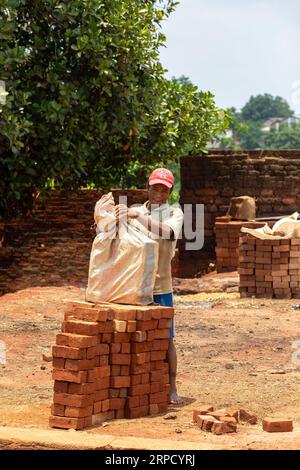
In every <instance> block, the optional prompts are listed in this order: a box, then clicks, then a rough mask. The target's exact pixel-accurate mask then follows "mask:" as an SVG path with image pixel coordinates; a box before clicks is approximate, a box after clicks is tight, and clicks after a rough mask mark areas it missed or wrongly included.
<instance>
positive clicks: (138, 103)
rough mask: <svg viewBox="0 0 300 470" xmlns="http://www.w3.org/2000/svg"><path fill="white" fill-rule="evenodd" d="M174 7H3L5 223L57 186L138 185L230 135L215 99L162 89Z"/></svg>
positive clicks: (146, 3) (1, 184) (138, 3)
mask: <svg viewBox="0 0 300 470" xmlns="http://www.w3.org/2000/svg"><path fill="white" fill-rule="evenodd" d="M176 3H177V2H175V1H174V0H165V1H159V2H157V1H156V2H155V1H151V0H135V1H134V2H132V1H131V0H122V1H120V0H69V1H61V0H1V10H0V79H1V80H3V81H5V83H6V89H7V92H8V96H7V97H6V103H5V104H4V105H3V104H2V105H1V104H0V147H1V149H2V152H3V150H4V152H3V153H2V155H1V160H0V172H1V178H0V211H1V213H2V215H3V214H5V215H6V216H8V215H10V214H15V213H16V212H17V210H18V208H28V207H29V205H30V201H31V199H32V195H33V194H34V193H36V192H37V191H44V190H45V188H47V187H49V186H50V185H52V186H53V187H56V188H66V189H75V188H79V187H82V186H87V185H94V186H95V187H102V188H105V189H107V188H109V187H112V186H123V187H126V186H127V187H130V186H133V185H134V186H139V185H143V184H144V181H145V178H146V174H147V172H148V171H149V170H150V169H151V168H152V167H153V166H155V165H156V164H162V163H163V164H166V165H167V164H168V162H171V161H173V160H174V159H176V158H177V157H178V156H179V155H181V154H183V153H186V152H189V151H199V150H203V149H204V148H205V146H206V143H207V142H208V141H209V140H210V139H211V137H212V136H213V135H216V134H217V133H219V132H220V131H221V130H222V129H224V128H225V127H226V126H227V124H228V118H227V115H226V113H224V112H222V111H220V110H219V109H218V108H216V106H215V103H214V97H213V95H212V94H211V93H203V92H199V91H198V90H197V87H195V86H193V85H192V84H190V83H180V82H173V81H169V80H167V79H166V78H165V77H164V72H165V71H164V69H163V67H162V65H161V63H160V61H159V48H160V47H161V46H162V45H163V44H164V42H165V37H164V35H163V34H162V32H161V29H160V25H161V22H162V21H163V20H164V19H166V18H167V17H168V15H169V14H170V13H171V12H172V11H173V10H174V8H175V6H176Z"/></svg>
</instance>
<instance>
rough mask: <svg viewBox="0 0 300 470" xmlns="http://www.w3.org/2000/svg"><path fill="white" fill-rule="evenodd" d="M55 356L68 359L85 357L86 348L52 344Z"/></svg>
mask: <svg viewBox="0 0 300 470" xmlns="http://www.w3.org/2000/svg"><path fill="white" fill-rule="evenodd" d="M52 356H53V357H64V358H66V359H85V356H86V349H78V348H69V347H68V346H52Z"/></svg>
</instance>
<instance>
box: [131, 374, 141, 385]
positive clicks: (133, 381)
mask: <svg viewBox="0 0 300 470" xmlns="http://www.w3.org/2000/svg"><path fill="white" fill-rule="evenodd" d="M142 376H143V374H136V375H131V376H130V385H138V384H140V383H142Z"/></svg>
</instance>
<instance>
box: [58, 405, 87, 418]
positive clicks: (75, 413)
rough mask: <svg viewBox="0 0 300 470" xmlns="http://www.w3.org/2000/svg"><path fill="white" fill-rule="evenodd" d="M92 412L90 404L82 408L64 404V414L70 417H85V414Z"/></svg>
mask: <svg viewBox="0 0 300 470" xmlns="http://www.w3.org/2000/svg"><path fill="white" fill-rule="evenodd" d="M92 413H93V407H92V406H86V407H84V408H75V407H72V406H66V409H65V416H68V417H70V418H85V417H86V416H91V415H92Z"/></svg>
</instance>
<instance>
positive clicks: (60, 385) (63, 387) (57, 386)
mask: <svg viewBox="0 0 300 470" xmlns="http://www.w3.org/2000/svg"><path fill="white" fill-rule="evenodd" d="M68 387H69V382H62V381H60V380H55V381H54V391H55V392H58V393H67V392H68Z"/></svg>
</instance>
